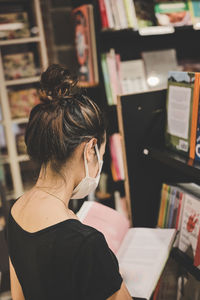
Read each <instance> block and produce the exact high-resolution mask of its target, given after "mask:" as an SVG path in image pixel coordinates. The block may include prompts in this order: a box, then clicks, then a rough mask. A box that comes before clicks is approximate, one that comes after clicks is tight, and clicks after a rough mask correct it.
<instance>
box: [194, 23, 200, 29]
mask: <svg viewBox="0 0 200 300" xmlns="http://www.w3.org/2000/svg"><path fill="white" fill-rule="evenodd" d="M194 29H196V30H199V29H200V22H198V23H196V24H195V25H194Z"/></svg>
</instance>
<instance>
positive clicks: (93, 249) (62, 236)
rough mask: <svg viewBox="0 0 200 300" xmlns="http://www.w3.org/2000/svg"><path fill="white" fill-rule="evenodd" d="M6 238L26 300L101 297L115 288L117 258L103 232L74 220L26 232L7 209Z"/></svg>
mask: <svg viewBox="0 0 200 300" xmlns="http://www.w3.org/2000/svg"><path fill="white" fill-rule="evenodd" d="M7 239H8V248H9V255H10V258H11V261H12V264H13V266H14V269H15V272H16V274H17V277H18V280H19V282H20V284H21V286H22V289H23V293H24V296H25V299H26V300H51V299H52V300H55V299H56V300H68V299H69V300H75V299H78V300H84V299H85V300H90V299H91V300H94V299H95V300H104V299H106V298H108V297H110V296H111V295H112V294H114V293H115V292H116V291H117V290H119V289H120V286H121V283H122V278H121V276H120V274H119V267H118V262H117V259H116V257H115V255H114V254H113V252H112V251H111V250H110V249H109V247H108V245H107V243H106V240H105V238H104V236H103V234H102V233H100V232H99V231H97V230H96V229H94V228H92V227H90V226H86V225H84V224H82V223H81V222H80V221H79V220H76V219H68V220H65V221H62V222H60V223H57V224H55V225H52V226H49V227H47V228H45V229H42V230H39V231H37V232H34V233H30V232H27V231H25V230H24V229H22V228H21V227H20V226H19V225H18V224H17V223H16V221H15V220H14V218H13V217H12V215H11V212H10V213H9V218H8V231H7Z"/></svg>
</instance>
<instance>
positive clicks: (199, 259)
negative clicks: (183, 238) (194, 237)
mask: <svg viewBox="0 0 200 300" xmlns="http://www.w3.org/2000/svg"><path fill="white" fill-rule="evenodd" d="M194 265H195V266H196V267H198V268H200V230H199V237H198V242H197V248H196V254H195V257H194Z"/></svg>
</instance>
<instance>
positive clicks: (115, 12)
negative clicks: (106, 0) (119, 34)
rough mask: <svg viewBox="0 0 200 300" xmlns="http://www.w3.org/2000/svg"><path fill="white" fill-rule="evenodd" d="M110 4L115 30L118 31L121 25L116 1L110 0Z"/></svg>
mask: <svg viewBox="0 0 200 300" xmlns="http://www.w3.org/2000/svg"><path fill="white" fill-rule="evenodd" d="M110 3H111V9H112V15H113V19H114V22H115V29H116V30H119V29H121V24H120V18H119V13H118V9H117V4H116V0H110Z"/></svg>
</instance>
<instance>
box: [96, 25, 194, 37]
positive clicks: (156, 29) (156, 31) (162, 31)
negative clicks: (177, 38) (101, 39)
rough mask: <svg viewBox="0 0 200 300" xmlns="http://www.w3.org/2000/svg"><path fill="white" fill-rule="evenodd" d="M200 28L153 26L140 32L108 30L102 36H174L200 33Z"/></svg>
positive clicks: (102, 32) (130, 29) (103, 31)
mask: <svg viewBox="0 0 200 300" xmlns="http://www.w3.org/2000/svg"><path fill="white" fill-rule="evenodd" d="M199 30H200V27H199V28H195V27H193V26H192V25H191V26H182V27H173V26H166V27H165V26H151V27H146V28H142V29H139V30H134V29H132V28H126V29H120V30H113V29H109V28H108V29H106V30H102V31H101V36H105V35H113V36H114V35H119V36H120V35H129V36H150V35H166V34H174V33H179V32H182V31H185V32H191V31H199Z"/></svg>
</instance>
